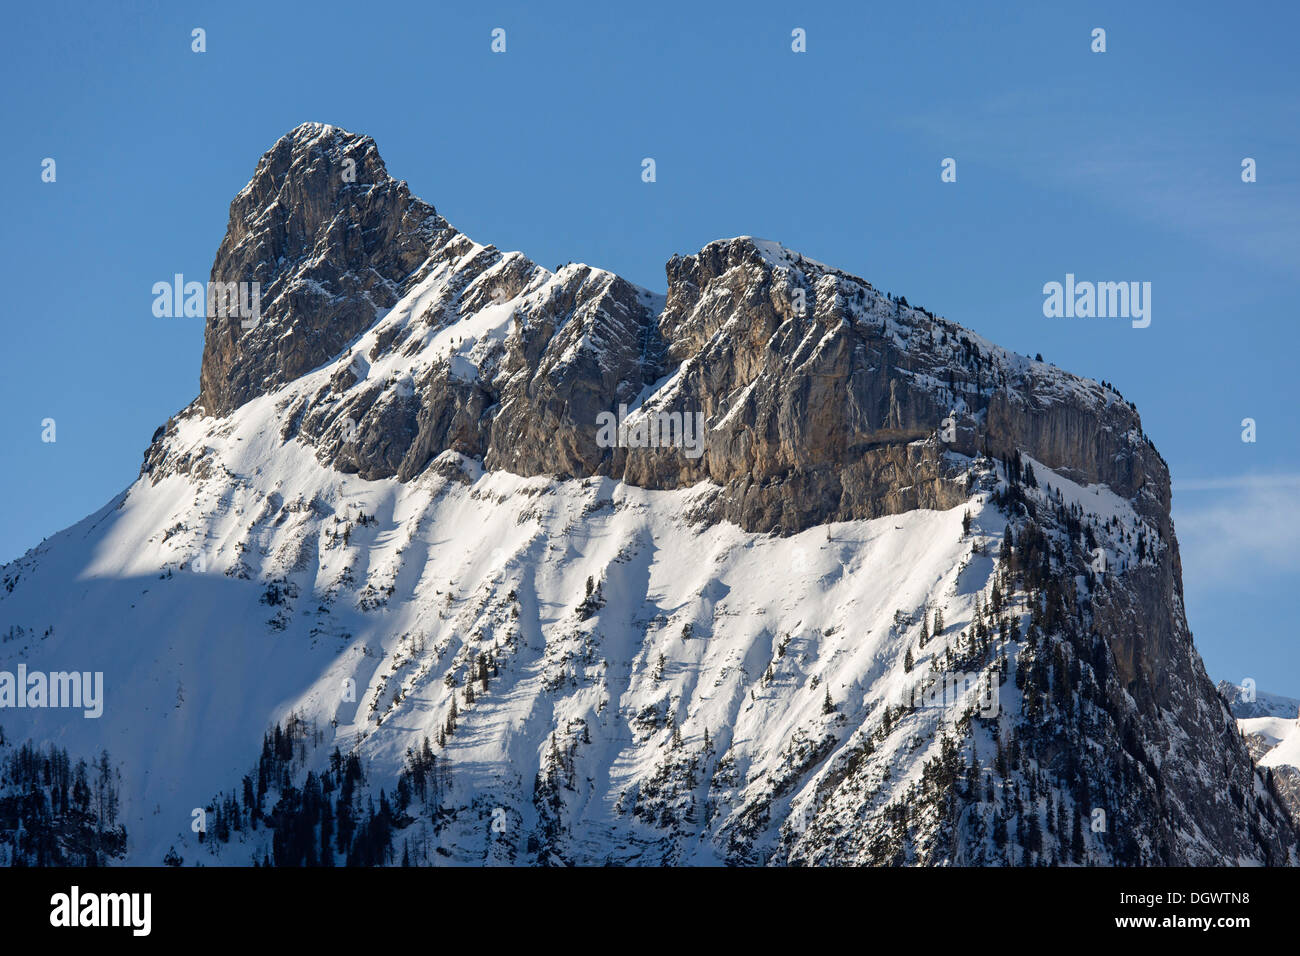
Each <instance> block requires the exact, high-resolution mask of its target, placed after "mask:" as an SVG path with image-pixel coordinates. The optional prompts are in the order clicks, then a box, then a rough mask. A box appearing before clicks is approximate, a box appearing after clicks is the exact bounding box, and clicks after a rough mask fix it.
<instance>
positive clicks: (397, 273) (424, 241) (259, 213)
mask: <svg viewBox="0 0 1300 956" xmlns="http://www.w3.org/2000/svg"><path fill="white" fill-rule="evenodd" d="M448 229H449V227H448V226H447V223H446V222H445V221H444V220H443V219H442V218H441V217H439V216H438V215H437V213H436V212H435V210H434V209H433V207H432V206H430V205H428V204H427V203H424V202H421V201H420V200H418V199H415V198H414V197H412V196H411V194H410V190H409V189H408V188H407V185H406V183H404V182H401V181H399V180H395V179H393V178H392V177H391V176H389V175H388V170H387V169H386V168H385V166H384V162H383V160H382V159H381V158H380V156H379V151H378V149H377V148H376V147H375V143H374V140H372V139H371V138H370V137H369V136H358V135H356V134H354V133H349V132H347V131H345V130H341V129H339V128H338V127H334V126H327V125H325V124H322V123H304V124H303V125H301V126H299V127H297V128H296V129H294V130H292V131H291V132H289V133H287V134H286V135H285V136H283V137H281V138H280V140H279V141H277V142H276V144H275V145H274V146H272V147H271V149H270V150H268V151H267V152H266V154H265V155H263V156H262V158H261V160H260V161H259V162H258V164H257V168H256V170H255V171H254V173H253V178H252V180H251V181H250V182H249V184H248V185H247V186H246V187H244V189H242V190H241V191H240V192H239V194H238V195H237V196H236V197H235V199H234V201H233V202H231V204H230V221H229V225H228V227H227V230H226V235H225V238H224V239H223V240H222V242H221V246H220V248H219V249H218V250H217V255H216V259H215V261H214V262H213V265H212V274H211V281H212V282H213V283H231V282H236V283H249V284H252V283H257V284H258V293H259V305H260V314H259V315H257V316H256V317H255V324H253V323H252V322H250V321H249V319H248V317H246V316H239V315H236V316H224V317H223V316H217V315H209V317H208V320H207V326H206V329H205V334H204V347H203V364H202V368H201V371H200V376H199V384H200V395H199V404H200V405H202V406H203V408H204V409H205V410H206V411H207V413H208V414H213V415H225V414H228V413H229V412H230V411H232V410H233V409H235V408H237V407H238V406H240V405H242V404H243V403H244V402H247V401H248V400H249V399H250V398H253V397H255V396H256V395H259V394H262V393H264V392H265V391H267V390H268V389H272V388H275V387H277V386H279V385H283V384H284V383H285V382H288V381H292V380H293V379H295V378H297V377H298V376H300V375H302V374H303V373H304V372H307V371H309V370H310V369H312V368H315V367H317V366H319V365H320V364H322V363H323V362H325V361H327V360H329V359H330V358H333V357H334V356H336V355H338V354H339V352H341V351H342V350H343V348H344V347H345V346H346V345H347V343H348V342H349V341H351V340H352V339H353V338H354V337H355V336H356V335H357V334H358V333H360V332H362V331H363V330H364V329H366V328H368V327H369V326H370V325H372V324H373V323H374V321H375V319H376V318H377V317H378V316H380V315H382V314H383V313H384V312H385V311H387V310H388V309H389V308H391V307H392V305H393V304H394V303H395V302H396V301H397V300H398V299H399V298H400V297H401V296H402V295H403V294H404V293H405V291H406V289H407V288H408V287H409V285H410V283H411V281H413V279H412V271H413V270H414V269H415V268H416V267H417V266H418V265H419V264H420V263H421V262H423V261H424V260H425V259H426V258H427V256H428V254H429V250H430V248H431V246H432V244H433V243H434V241H435V237H437V236H439V235H440V234H444V233H446V232H447V231H448ZM250 325H252V327H251V328H250V327H249V326H250Z"/></svg>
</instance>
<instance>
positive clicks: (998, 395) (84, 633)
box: [0, 124, 1297, 864]
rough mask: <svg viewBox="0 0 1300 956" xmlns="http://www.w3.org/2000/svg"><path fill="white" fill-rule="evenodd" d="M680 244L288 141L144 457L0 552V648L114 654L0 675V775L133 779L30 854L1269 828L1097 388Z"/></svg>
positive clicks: (1101, 859)
mask: <svg viewBox="0 0 1300 956" xmlns="http://www.w3.org/2000/svg"><path fill="white" fill-rule="evenodd" d="M667 279H668V285H667V294H666V295H663V296H661V295H656V294H654V293H652V292H650V291H647V290H645V289H641V288H639V287H637V286H634V285H632V284H630V283H628V282H626V281H625V280H623V279H621V278H619V277H618V276H615V275H613V274H611V273H608V272H604V271H602V270H599V269H595V268H592V267H589V266H585V265H573V264H570V265H568V266H565V267H563V268H561V269H559V270H558V271H557V272H550V271H548V270H546V269H544V268H541V267H540V266H538V265H536V264H534V263H532V262H530V261H529V260H528V259H527V258H525V257H524V256H523V255H521V254H519V253H501V252H499V251H498V250H497V249H495V248H494V247H493V246H483V245H480V244H478V243H476V242H474V241H472V240H470V239H469V238H467V237H465V236H464V235H462V234H461V233H459V232H458V231H457V230H455V229H454V228H453V227H452V226H451V225H450V224H449V223H447V222H446V221H445V220H444V219H442V218H441V217H440V216H439V215H438V214H437V213H436V212H435V211H434V209H433V208H432V207H431V206H428V205H427V204H425V203H423V202H421V201H420V200H418V199H415V198H414V197H412V196H410V194H409V192H408V191H407V188H406V185H405V183H402V182H400V181H398V180H395V179H392V178H391V177H390V176H389V175H388V173H387V171H386V170H385V168H384V165H383V163H382V160H381V159H380V158H379V154H378V151H377V149H376V148H375V144H374V143H373V141H372V140H370V139H369V138H368V137H362V136H357V135H354V134H351V133H347V132H345V131H343V130H340V129H337V128H334V127H329V126H323V125H320V124H306V125H304V126H301V127H299V128H297V129H296V130H294V131H293V132H291V133H290V134H288V135H287V136H285V137H284V138H283V139H281V140H280V141H279V142H278V143H276V144H275V146H274V147H273V148H272V149H271V150H270V151H269V152H268V153H267V154H266V155H265V156H264V157H263V158H262V160H261V161H260V163H259V164H258V167H257V170H256V171H255V173H254V176H253V179H252V181H251V182H250V183H249V185H248V186H247V187H246V188H245V189H244V190H242V191H241V192H240V193H239V195H238V196H236V197H235V200H234V202H233V203H232V204H231V216H230V223H229V226H228V229H227V233H226V236H225V239H224V240H223V242H222V244H221V247H220V249H219V250H218V253H217V257H216V262H215V263H214V266H213V272H212V281H213V282H214V283H216V282H222V283H227V282H249V283H251V282H257V283H260V289H261V301H262V310H261V315H260V317H259V319H258V321H257V322H256V323H253V324H251V327H249V323H246V322H241V321H240V318H239V317H238V316H235V317H221V316H212V315H210V316H209V318H208V319H207V327H206V336H205V346H204V355H203V360H202V366H201V375H200V394H199V396H198V398H197V399H196V400H195V401H194V402H193V403H192V404H191V405H190V406H189V407H187V408H186V409H184V410H182V411H181V412H179V413H178V414H177V415H176V416H175V417H174V418H172V419H171V420H169V421H168V422H167V423H165V424H164V425H163V426H161V427H160V428H159V429H158V431H157V432H156V433H155V435H154V438H153V441H152V443H151V444H150V446H149V448H148V449H147V451H146V453H145V461H144V464H143V466H142V469H141V474H140V477H139V479H138V480H137V481H136V482H135V483H134V484H132V485H131V487H129V488H128V489H126V490H125V491H124V492H123V493H122V494H121V495H119V496H118V497H117V498H115V499H114V500H113V501H111V502H110V503H109V504H108V505H106V506H105V507H104V508H103V509H102V510H101V511H99V512H97V513H96V514H93V515H91V516H90V517H88V518H86V519H85V520H84V521H82V522H81V523H80V524H78V525H75V526H73V527H72V528H69V529H67V530H65V531H63V532H61V533H59V534H57V535H55V536H53V537H51V538H50V539H48V540H47V541H46V542H44V543H43V544H42V545H41V546H39V547H38V548H35V549H33V550H32V551H30V552H28V553H27V554H26V555H24V556H23V557H22V558H21V559H19V560H17V561H15V562H13V563H11V564H9V565H7V566H5V567H4V568H3V569H2V570H0V580H2V582H3V585H4V586H3V589H2V590H0V637H3V641H0V668H3V669H4V670H7V671H14V672H15V673H16V669H17V667H18V666H19V664H22V665H23V667H25V668H26V669H27V671H29V672H39V673H52V672H65V671H72V670H76V671H79V672H87V673H92V674H93V673H96V672H102V673H103V680H104V694H103V702H102V703H103V713H102V716H100V717H97V718H94V717H85V716H83V715H82V712H81V711H79V710H71V709H67V708H62V709H54V708H49V707H30V706H29V707H24V708H21V709H19V708H17V707H11V708H5V709H0V726H2V727H3V729H4V737H5V741H6V742H5V743H3V744H0V768H3V767H13V768H19V769H21V767H20V765H23V766H28V765H30V764H31V760H30V759H28V760H27V763H26V764H23V762H22V761H20V760H18V752H17V748H18V747H19V746H20V745H21V744H22V742H24V741H32V742H34V743H35V744H38V745H41V746H46V747H48V746H54V747H56V748H58V750H57V751H56V754H55V756H54V757H52V758H49V759H50V761H51V763H52V764H53V765H56V766H63V765H64V764H63V761H64V760H65V758H64V757H62V756H59V754H62V753H63V752H64V751H66V754H67V758H66V760H67V762H68V763H69V764H71V763H74V762H75V761H76V760H77V759H78V758H82V757H84V758H85V759H87V760H88V761H89V760H91V759H92V758H99V761H100V762H99V765H98V767H99V770H100V772H99V774H98V776H96V775H95V774H94V773H91V774H90V777H91V778H94V779H93V781H92V782H98V781H99V780H110V781H111V778H112V775H113V774H112V773H110V772H109V770H108V769H106V768H107V767H108V766H109V765H110V764H111V766H112V768H113V770H114V772H115V773H117V774H120V784H119V797H120V811H119V812H117V813H115V814H111V815H108V816H107V817H106V815H105V814H103V813H101V812H100V811H99V810H98V808H96V809H95V810H94V812H93V813H92V810H91V809H89V808H88V801H87V802H85V803H86V806H85V807H83V811H82V812H83V814H84V815H86V819H87V820H90V821H91V822H90V823H87V824H86V826H88V827H90V829H91V830H93V829H94V828H95V827H96V826H107V825H108V824H109V823H120V824H121V825H122V826H124V827H125V834H126V836H125V843H124V849H122V850H121V851H120V852H119V851H118V843H117V842H114V841H112V840H105V841H103V843H102V845H101V848H100V850H99V851H94V850H88V849H87V840H88V839H90V838H88V837H86V832H85V830H84V829H83V830H81V831H78V833H77V836H76V839H73V838H72V837H71V836H69V834H68V832H67V831H66V827H64V826H63V824H62V823H60V822H59V820H58V819H47V818H45V817H41V818H40V819H38V820H36V823H37V824H39V826H37V827H35V829H39V830H42V831H43V832H44V833H45V834H46V836H47V839H46V842H45V844H44V845H43V849H41V850H40V853H43V854H44V857H43V858H42V859H43V860H44V861H47V862H48V861H59V860H65V859H71V860H74V861H75V860H78V859H80V858H81V856H80V855H84V854H86V853H88V852H99V854H100V856H101V857H102V858H105V859H108V860H110V861H111V860H126V861H129V862H133V863H142V864H156V863H160V862H163V861H164V858H166V859H168V861H169V862H177V861H179V860H183V861H184V862H185V863H186V864H189V863H193V862H203V863H207V864H212V863H229V864H247V863H249V862H250V861H263V860H265V861H269V862H274V863H279V864H301V863H318V862H321V863H338V864H341V863H344V862H353V863H361V864H365V863H385V862H389V863H400V862H410V863H415V864H426V863H518V864H558V863H580V864H596V863H606V862H611V863H631V864H661V863H665V862H667V863H737V864H761V863H771V864H842V863H869V864H893V863H899V864H1004V863H1012V864H1024V863H1056V862H1059V863H1093V864H1110V863H1122V864H1142V863H1194V864H1224V863H1229V864H1238V863H1272V864H1287V863H1295V862H1297V849H1296V833H1295V829H1294V825H1293V823H1292V821H1291V819H1290V817H1289V816H1288V812H1287V810H1286V809H1285V806H1284V804H1283V802H1282V801H1281V798H1280V797H1279V795H1278V793H1277V792H1276V788H1275V787H1274V786H1273V785H1272V784H1271V782H1270V780H1269V779H1267V778H1266V776H1264V775H1261V774H1260V773H1259V772H1257V771H1256V770H1255V768H1254V767H1253V766H1252V763H1251V757H1250V754H1249V753H1248V751H1247V748H1246V746H1245V745H1244V743H1243V741H1242V739H1241V738H1240V737H1239V735H1238V734H1237V733H1236V732H1235V727H1234V724H1233V718H1232V715H1231V714H1230V713H1229V711H1228V708H1227V706H1226V705H1225V703H1224V701H1223V700H1222V699H1221V698H1220V697H1219V695H1218V694H1217V693H1216V691H1215V688H1214V686H1213V684H1212V683H1211V682H1210V680H1209V679H1208V677H1207V676H1206V674H1205V670H1204V667H1203V666H1202V664H1201V661H1200V658H1199V656H1198V655H1197V653H1196V651H1195V649H1194V648H1193V645H1192V641H1191V635H1190V633H1189V631H1188V629H1187V625H1186V621H1185V619H1184V612H1183V603H1182V584H1181V573H1180V566H1179V559H1178V549H1177V542H1176V540H1175V538H1174V534H1173V526H1172V522H1171V520H1170V518H1169V503H1170V490H1169V476H1168V471H1167V469H1166V467H1165V464H1164V462H1163V460H1162V459H1161V458H1160V456H1159V454H1158V453H1157V452H1156V450H1155V448H1154V446H1153V445H1152V444H1151V442H1150V441H1149V440H1148V439H1147V437H1146V436H1145V435H1144V433H1143V431H1142V428H1141V423H1140V420H1139V418H1138V415H1137V412H1136V410H1135V409H1134V408H1133V407H1132V406H1131V405H1130V404H1129V403H1127V402H1125V401H1124V400H1123V399H1122V397H1121V396H1120V395H1119V394H1118V392H1116V391H1115V389H1114V388H1113V387H1111V386H1108V385H1101V384H1098V383H1095V382H1091V381H1087V380H1084V379H1080V378H1077V377H1075V376H1072V375H1069V374H1067V373H1065V372H1063V371H1061V370H1059V369H1056V368H1054V367H1052V366H1049V365H1047V364H1045V363H1043V362H1041V361H1034V360H1031V359H1029V358H1026V357H1024V356H1019V355H1016V354H1014V353H1012V352H1008V351H1006V350H1003V349H1000V348H998V347H996V346H994V345H992V344H991V343H989V342H987V341H985V340H983V339H981V338H980V337H979V336H977V335H975V334H973V333H971V332H969V331H967V330H965V329H963V328H961V327H960V326H957V325H955V324H953V323H951V322H948V321H946V320H944V319H940V318H937V317H935V316H933V315H931V314H930V313H929V312H927V311H925V310H924V309H920V308H917V307H914V306H911V305H909V304H908V303H907V302H906V300H905V299H895V298H892V297H889V296H886V295H883V294H881V293H880V292H878V291H876V290H875V289H874V288H873V287H872V286H871V285H870V284H868V283H867V282H864V281H863V280H861V279H857V278H855V277H853V276H850V275H848V274H846V273H843V272H840V271H838V270H835V269H833V268H830V267H828V266H825V265H822V264H821V263H817V262H814V261H812V260H809V259H806V258H804V257H802V256H800V255H798V254H797V253H794V252H791V251H788V250H786V249H784V248H782V247H781V246H779V245H777V244H775V243H771V242H767V241H764V240H759V239H754V238H751V237H741V238H737V239H731V240H725V241H719V242H714V243H711V244H710V245H708V246H706V247H705V248H704V249H703V250H701V251H700V252H699V253H697V254H696V255H693V256H687V257H674V258H673V259H672V260H670V261H669V263H668V265H667ZM611 417H613V418H614V419H615V420H616V422H617V421H618V420H620V419H621V422H622V427H613V426H610V425H609V419H610V418H611ZM697 421H698V422H700V423H701V424H700V425H699V429H698V431H694V432H693V431H692V424H693V423H694V422H697ZM652 436H653V437H652ZM654 438H659V439H662V440H654ZM0 693H2V686H0ZM0 702H2V699H0ZM104 750H106V751H107V753H108V758H107V759H105V758H103V757H102V755H101V752H102V751H104ZM6 751H8V753H6ZM91 769H92V770H94V769H95V768H93V767H92V768H91ZM68 774H69V775H70V778H71V777H75V776H76V774H75V773H73V772H72V771H68ZM18 776H19V774H18V770H12V771H3V772H0V787H3V786H4V785H9V786H14V785H15V780H17V778H18ZM28 776H29V777H30V773H29V774H28ZM46 789H47V798H48V799H49V800H50V801H52V802H53V803H54V804H58V801H59V799H60V798H59V797H58V795H57V793H56V791H57V789H58V788H57V787H50V786H47V788H46ZM73 789H75V788H73ZM62 799H63V801H64V803H65V804H66V803H67V800H68V798H67V796H66V794H65V795H64V797H63V798H62ZM72 803H73V804H74V805H78V804H77V802H76V800H75V799H73V801H72ZM78 806H80V805H78ZM200 819H201V820H202V821H203V823H204V826H205V832H204V833H203V834H202V839H200V835H199V834H198V833H196V832H195V829H194V828H195V827H196V826H197V823H196V822H195V821H197V820H200ZM96 821H98V822H96ZM3 822H4V821H3V819H0V823H3ZM83 822H84V821H83ZM25 823H26V828H25V831H24V832H25V834H26V835H25V836H24V835H22V834H19V835H15V833H14V832H13V830H12V829H11V830H9V831H8V832H0V841H3V843H0V853H3V854H6V855H7V856H8V857H12V856H13V855H15V854H17V855H21V856H22V857H23V858H24V859H34V858H36V856H37V855H38V854H37V851H36V850H35V849H34V848H33V839H34V838H33V837H32V836H31V834H32V833H33V832H34V828H33V824H32V818H30V817H29V818H25ZM61 827H63V828H62V829H61ZM51 834H52V835H51ZM92 836H93V835H92ZM91 842H92V843H93V840H91ZM79 854H80V855H79Z"/></svg>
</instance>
